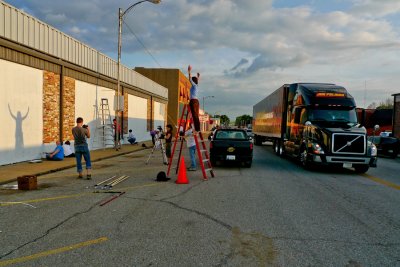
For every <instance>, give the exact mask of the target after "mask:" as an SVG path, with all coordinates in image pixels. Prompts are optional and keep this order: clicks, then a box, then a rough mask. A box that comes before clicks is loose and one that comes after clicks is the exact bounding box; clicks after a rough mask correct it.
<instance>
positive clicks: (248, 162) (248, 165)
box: [244, 160, 253, 168]
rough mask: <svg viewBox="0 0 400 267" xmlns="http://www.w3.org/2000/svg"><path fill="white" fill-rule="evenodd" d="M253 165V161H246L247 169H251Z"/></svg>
mask: <svg viewBox="0 0 400 267" xmlns="http://www.w3.org/2000/svg"><path fill="white" fill-rule="evenodd" d="M251 163H253V161H251V160H250V161H246V162H245V163H244V166H245V167H246V168H251Z"/></svg>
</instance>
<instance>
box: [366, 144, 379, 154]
mask: <svg viewBox="0 0 400 267" xmlns="http://www.w3.org/2000/svg"><path fill="white" fill-rule="evenodd" d="M368 150H369V152H370V155H371V156H373V157H375V156H377V155H378V149H377V148H376V146H375V145H374V144H373V143H372V142H371V141H368Z"/></svg>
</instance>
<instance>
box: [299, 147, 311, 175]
mask: <svg viewBox="0 0 400 267" xmlns="http://www.w3.org/2000/svg"><path fill="white" fill-rule="evenodd" d="M299 157H300V163H301V165H302V166H303V168H304V169H306V170H307V169H310V167H311V163H310V162H309V161H308V152H307V149H306V148H305V147H304V146H303V147H302V148H301V152H300V155H299Z"/></svg>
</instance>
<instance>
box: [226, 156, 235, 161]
mask: <svg viewBox="0 0 400 267" xmlns="http://www.w3.org/2000/svg"><path fill="white" fill-rule="evenodd" d="M235 159H236V157H235V155H226V160H235Z"/></svg>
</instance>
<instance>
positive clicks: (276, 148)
mask: <svg viewBox="0 0 400 267" xmlns="http://www.w3.org/2000/svg"><path fill="white" fill-rule="evenodd" d="M274 152H275V154H276V155H278V156H280V157H282V156H283V146H282V142H281V140H276V141H274Z"/></svg>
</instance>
